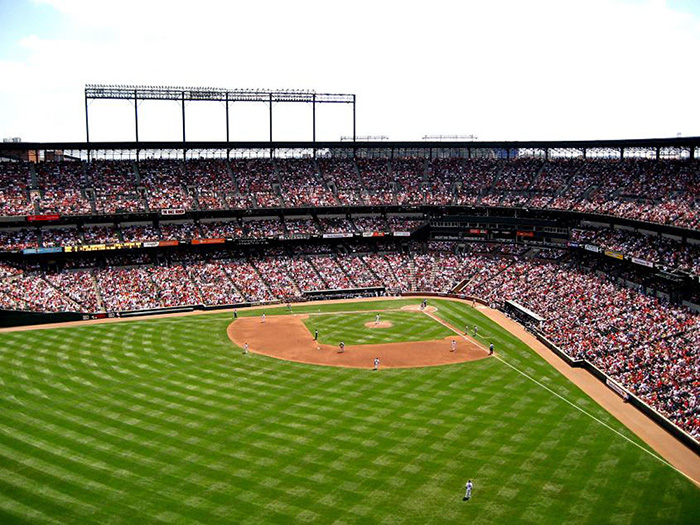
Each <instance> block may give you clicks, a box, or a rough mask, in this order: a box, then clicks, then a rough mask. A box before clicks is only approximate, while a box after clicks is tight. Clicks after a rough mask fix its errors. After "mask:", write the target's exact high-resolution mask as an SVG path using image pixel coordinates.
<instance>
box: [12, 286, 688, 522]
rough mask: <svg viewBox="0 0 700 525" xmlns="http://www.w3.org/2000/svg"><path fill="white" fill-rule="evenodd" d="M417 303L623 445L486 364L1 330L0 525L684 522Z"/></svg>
mask: <svg viewBox="0 0 700 525" xmlns="http://www.w3.org/2000/svg"><path fill="white" fill-rule="evenodd" d="M407 302H408V303H411V304H417V303H418V300H411V301H401V302H399V301H382V302H377V303H372V304H370V303H348V304H344V305H332V306H331V307H330V308H328V311H330V312H340V311H348V310H353V311H360V310H361V309H362V310H369V309H378V308H388V309H396V308H397V307H399V306H401V305H403V304H406V303H407ZM431 304H433V305H436V306H438V308H439V310H438V312H437V315H438V316H440V317H441V318H443V319H445V320H446V321H448V322H450V323H454V324H455V325H456V326H458V327H460V328H463V325H464V324H465V322H468V323H469V324H470V327H471V326H473V325H474V324H475V323H476V324H478V325H479V334H480V336H479V337H480V338H482V339H483V342H484V343H488V342H491V341H493V342H494V344H495V345H496V349H497V352H498V353H499V354H500V356H501V357H502V358H503V359H504V360H505V361H507V362H508V363H510V364H512V365H513V366H515V367H518V368H519V369H522V370H523V371H524V372H526V373H528V374H530V375H531V376H533V377H536V378H537V379H538V380H539V381H541V382H542V383H543V384H544V385H546V386H547V387H549V388H551V389H552V390H554V391H556V392H557V393H559V394H561V395H562V396H564V397H565V398H566V399H567V400H569V401H570V402H572V403H574V404H575V405H577V406H579V407H581V408H582V409H584V410H585V411H587V412H589V413H590V414H591V415H593V416H595V417H596V418H599V419H600V420H601V421H603V422H605V423H606V424H608V425H610V426H611V427H612V428H613V429H615V430H617V431H618V432H620V433H621V434H623V435H624V436H627V437H628V438H630V439H631V440H632V441H633V442H630V441H628V440H627V439H624V438H623V437H621V436H619V435H617V434H616V433H615V432H613V431H612V430H610V429H609V428H606V427H605V426H603V425H601V424H600V423H599V422H596V421H595V420H594V419H592V418H591V417H590V416H589V415H587V414H585V413H582V412H581V411H579V410H576V409H575V408H574V407H572V406H571V405H570V404H568V403H567V402H565V401H563V400H561V399H560V398H558V397H556V396H554V395H553V394H552V393H551V392H548V391H547V390H545V389H544V388H542V387H541V386H538V385H537V384H535V383H534V382H532V381H531V380H529V379H528V378H526V377H524V376H523V375H521V374H520V373H518V372H517V371H515V370H513V369H512V368H510V367H509V366H507V365H506V364H504V363H503V362H501V361H499V360H498V359H485V360H481V361H475V362H469V363H463V364H459V365H451V366H439V367H428V368H412V369H394V370H390V369H385V370H381V371H379V372H371V371H367V370H356V369H345V368H332V367H322V366H311V365H303V364H298V363H291V362H285V361H281V360H277V359H272V358H268V357H265V356H260V355H253V354H249V355H242V353H241V351H240V349H238V348H235V347H234V346H233V345H232V344H231V342H230V341H229V339H228V337H227V335H226V327H227V326H228V324H229V323H230V317H231V314H230V313H222V314H213V315H200V316H188V317H179V318H166V319H152V320H143V321H133V322H127V323H114V324H102V325H89V326H82V327H77V328H60V329H50V330H38V331H31V332H14V333H2V334H0V402H1V403H2V404H1V405H0V406H1V407H2V408H1V409H0V410H1V411H2V412H1V416H2V418H1V421H2V423H1V424H0V523H2V524H6V523H25V522H36V523H76V524H77V523H80V524H83V523H100V524H104V523H204V524H210V523H303V522H311V523H324V524H325V523H362V524H365V523H459V524H465V523H492V522H499V523H503V522H510V523H520V522H526V523H537V524H540V523H601V522H610V523H684V522H685V523H694V522H696V521H697V516H698V515H700V490H698V489H697V488H696V487H695V486H694V485H693V484H692V483H691V482H689V481H688V480H687V479H685V478H684V477H683V476H681V475H680V474H679V473H677V472H676V471H674V470H673V469H671V468H670V467H668V466H667V465H665V464H663V463H662V462H661V461H659V460H658V459H656V458H654V457H652V456H651V455H650V454H648V453H647V452H646V451H645V450H646V447H645V446H644V445H641V448H640V446H638V445H640V442H639V440H638V439H637V438H636V437H635V436H634V435H633V434H632V433H631V432H630V431H628V430H627V429H626V428H625V427H623V426H622V425H621V424H620V423H618V422H617V421H616V420H615V419H614V418H613V417H612V416H610V415H609V414H608V413H607V412H606V411H604V410H603V409H602V408H600V407H599V406H598V405H597V404H596V403H595V402H593V401H592V400H591V399H590V398H588V397H587V396H586V395H584V394H583V393H582V392H581V391H580V390H579V389H578V388H576V387H575V386H574V385H573V384H572V383H570V382H569V381H568V380H566V379H565V378H563V377H562V376H561V375H559V374H558V373H557V372H556V371H555V370H554V369H552V368H551V367H550V366H549V365H548V364H547V363H546V362H545V361H543V360H542V359H541V358H539V357H538V356H537V355H536V354H535V353H534V352H533V351H531V350H530V349H528V348H527V347H526V346H525V345H523V344H522V343H521V342H519V341H518V340H517V339H515V338H513V337H512V336H510V335H509V334H507V333H505V332H504V331H503V330H502V329H500V328H499V327H498V326H496V325H494V324H493V323H491V322H490V321H489V320H488V319H486V318H485V317H484V316H482V315H481V314H479V312H477V311H475V310H473V309H471V308H469V307H468V306H466V305H464V304H461V303H453V302H449V301H444V300H435V301H431ZM361 305H362V306H361ZM303 308H304V309H306V311H312V310H313V309H316V310H318V309H319V306H318V305H308V306H305V307H303ZM321 309H322V310H323V311H326V307H322V308H321ZM293 310H294V311H296V312H298V313H300V312H301V311H302V308H297V307H294V308H293ZM268 313H271V314H272V313H274V314H285V313H286V308H285V307H282V308H280V309H278V310H276V311H272V310H268ZM239 314H240V315H249V314H250V315H258V314H259V312H252V311H241V312H239ZM363 315H364V314H363ZM386 315H387V316H388V315H393V314H391V313H390V312H386ZM324 317H325V316H324ZM358 317H359V316H358ZM383 317H384V315H383ZM390 330H391V329H390ZM399 336H400V335H399V334H398V333H397V337H399ZM487 338H488V339H487ZM468 478H471V479H473V480H474V497H473V499H472V500H471V501H470V502H463V501H462V495H463V488H464V483H465V482H466V481H467V479H468Z"/></svg>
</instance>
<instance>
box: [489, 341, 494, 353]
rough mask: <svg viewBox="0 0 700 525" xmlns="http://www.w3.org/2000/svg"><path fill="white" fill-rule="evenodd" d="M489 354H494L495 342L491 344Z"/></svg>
mask: <svg viewBox="0 0 700 525" xmlns="http://www.w3.org/2000/svg"><path fill="white" fill-rule="evenodd" d="M489 355H493V343H491V345H490V346H489Z"/></svg>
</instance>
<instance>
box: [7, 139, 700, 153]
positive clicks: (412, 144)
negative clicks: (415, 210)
mask: <svg viewBox="0 0 700 525" xmlns="http://www.w3.org/2000/svg"><path fill="white" fill-rule="evenodd" d="M673 147H676V148H691V152H692V151H693V148H698V147H700V137H673V138H650V139H622V140H619V139H618V140H563V141H542V140H539V141H532V140H530V141H462V142H447V141H369V142H362V141H355V142H340V141H325V142H318V141H317V142H313V141H275V142H270V141H249V142H226V141H187V142H182V141H156V142H145V141H140V142H134V141H125V142H89V143H88V142H4V143H0V151H15V152H16V151H33V150H41V151H45V150H68V151H83V150H93V151H95V150H157V149H187V150H196V149H222V150H224V149H324V148H328V149H353V148H358V149H359V148H362V149H407V148H412V149H428V148H437V149H458V148H465V149H486V148H500V149H565V148H569V149H593V148H611V149H626V148H673Z"/></svg>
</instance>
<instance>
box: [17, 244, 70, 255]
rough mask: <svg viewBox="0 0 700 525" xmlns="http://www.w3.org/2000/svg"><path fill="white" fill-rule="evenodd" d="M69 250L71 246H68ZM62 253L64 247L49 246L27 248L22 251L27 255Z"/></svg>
mask: <svg viewBox="0 0 700 525" xmlns="http://www.w3.org/2000/svg"><path fill="white" fill-rule="evenodd" d="M67 248H70V246H67ZM62 251H63V246H49V247H48V248H26V249H24V250H22V253H23V254H25V255H27V254H36V253H60V252H62Z"/></svg>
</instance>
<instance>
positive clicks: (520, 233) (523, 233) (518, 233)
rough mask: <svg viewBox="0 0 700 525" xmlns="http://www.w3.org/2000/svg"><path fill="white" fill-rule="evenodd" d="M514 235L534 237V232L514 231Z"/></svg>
mask: <svg viewBox="0 0 700 525" xmlns="http://www.w3.org/2000/svg"><path fill="white" fill-rule="evenodd" d="M515 234H516V235H517V236H518V237H534V236H535V232H524V231H520V230H518V231H516V232H515Z"/></svg>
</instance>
